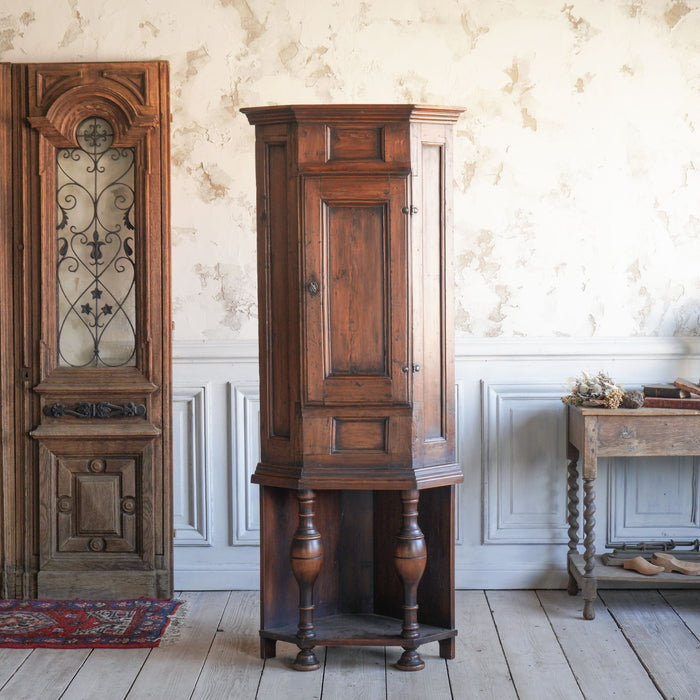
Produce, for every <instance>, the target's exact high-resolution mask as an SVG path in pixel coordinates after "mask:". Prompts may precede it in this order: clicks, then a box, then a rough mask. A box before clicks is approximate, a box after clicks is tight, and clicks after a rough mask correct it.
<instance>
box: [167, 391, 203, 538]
mask: <svg viewBox="0 0 700 700" xmlns="http://www.w3.org/2000/svg"><path fill="white" fill-rule="evenodd" d="M208 393H209V392H208V386H207V385H205V386H199V387H183V386H175V387H174V388H173V525H174V528H175V540H174V543H175V544H176V545H178V546H183V545H184V546H209V545H210V544H211V522H210V517H209V505H210V500H209V480H210V475H209V468H208V465H209V459H208V446H209V438H208V425H209V420H208V400H207V396H208Z"/></svg>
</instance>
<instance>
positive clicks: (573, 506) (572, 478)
mask: <svg viewBox="0 0 700 700" xmlns="http://www.w3.org/2000/svg"><path fill="white" fill-rule="evenodd" d="M577 460H578V452H577V451H575V452H574V453H573V454H571V455H570V459H569V466H568V482H567V483H568V486H569V491H568V497H567V512H568V518H567V520H568V523H569V557H571V555H572V554H577V553H578V541H579V539H578V516H579V512H578V470H577V468H576V463H577ZM569 566H571V564H569ZM567 591H568V593H569V595H576V594H577V593H578V584H577V583H576V579H575V578H574V577H573V576H572V575H571V571H569V585H568V587H567Z"/></svg>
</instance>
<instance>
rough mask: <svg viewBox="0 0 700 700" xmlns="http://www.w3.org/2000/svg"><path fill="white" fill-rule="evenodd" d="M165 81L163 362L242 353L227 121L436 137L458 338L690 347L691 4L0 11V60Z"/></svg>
mask: <svg viewBox="0 0 700 700" xmlns="http://www.w3.org/2000/svg"><path fill="white" fill-rule="evenodd" d="M151 58H164V59H167V60H168V61H170V65H171V92H172V113H173V124H172V187H173V190H172V194H173V197H172V211H173V215H172V224H173V280H174V284H173V307H174V320H175V337H176V338H177V339H179V340H195V339H233V338H243V339H247V338H253V337H254V336H255V334H256V324H257V320H256V307H255V296H256V294H255V289H256V280H255V231H254V227H255V224H254V221H255V215H254V214H255V211H254V210H255V192H254V163H253V136H254V134H253V129H252V127H250V126H249V125H248V123H247V121H246V119H245V118H244V117H243V116H242V115H241V114H240V113H239V112H238V110H239V108H240V107H243V106H254V105H263V104H284V103H290V102H295V103H303V102H308V103H315V102H426V103H434V104H454V105H460V106H463V107H465V108H466V113H465V114H464V115H463V117H462V118H461V120H460V121H459V123H458V125H457V129H456V145H455V223H456V226H455V240H456V246H455V248H456V263H457V265H456V282H457V289H456V297H457V304H456V308H457V333H458V335H461V336H492V337H497V336H501V337H513V336H530V337H553V336H572V337H584V338H585V337H589V336H594V335H595V336H635V335H644V336H653V335H661V336H671V335H680V336H682V335H700V264H699V261H700V140H699V139H700V0H578V1H574V0H569V1H566V0H556V1H553V0H383V1H382V2H358V1H357V0H330V1H327V2H322V3H307V2H306V1H305V0H195V1H194V2H193V0H121V1H120V2H118V3H114V2H107V1H106V0H22V2H19V1H18V0H0V60H2V61H17V62H23V61H59V60H60V61H105V60H144V59H151Z"/></svg>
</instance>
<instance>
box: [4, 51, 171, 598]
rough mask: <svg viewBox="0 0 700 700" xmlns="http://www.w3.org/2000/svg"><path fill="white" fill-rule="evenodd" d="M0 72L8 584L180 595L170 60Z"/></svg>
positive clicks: (46, 591)
mask: <svg viewBox="0 0 700 700" xmlns="http://www.w3.org/2000/svg"><path fill="white" fill-rule="evenodd" d="M0 69H1V72H0V99H1V101H2V104H1V105H0V110H2V117H3V119H2V127H0V129H2V134H1V140H2V145H4V146H6V150H5V153H4V154H3V162H2V165H3V172H4V173H8V174H9V173H11V177H8V178H6V180H5V182H4V183H3V188H2V189H3V198H2V200H0V201H2V203H3V205H4V206H3V208H2V218H1V219H0V221H1V223H2V226H3V231H2V239H3V241H2V246H3V249H2V251H1V252H2V258H3V273H4V274H3V283H2V285H1V286H2V289H1V290H0V291H3V292H4V293H5V294H9V295H10V296H9V298H10V299H12V302H13V303H12V309H13V311H12V312H11V313H12V315H11V318H10V319H9V323H11V324H12V326H11V327H12V328H14V332H11V331H9V329H8V327H7V323H8V319H5V323H4V325H3V326H2V328H0V330H2V331H3V332H2V335H1V336H0V338H1V339H2V357H1V359H2V368H3V398H2V401H3V427H6V428H7V429H8V431H9V432H8V434H9V435H11V436H12V444H11V445H10V446H9V447H8V448H7V449H3V454H2V459H3V461H2V476H3V485H4V487H5V488H4V491H5V494H6V496H5V501H4V506H5V508H4V536H3V553H4V570H3V594H4V595H5V596H15V597H32V596H38V597H41V598H79V597H84V598H130V597H142V596H147V597H169V596H171V595H172V554H171V552H172V524H171V519H172V515H171V493H170V491H171V477H170V473H171V457H170V453H171V446H170V325H171V322H170V311H169V306H170V288H169V228H168V227H169V221H168V203H169V181H168V159H169V150H168V148H169V136H168V132H169V106H168V66H167V64H166V63H164V62H147V63H104V64H16V65H2V66H0ZM5 299H8V297H7V296H5ZM6 388H11V390H12V391H11V392H6V391H5V389H6ZM10 414H11V416H12V418H11V419H10V418H9V417H8V416H9V415H10ZM8 487H12V488H14V493H15V494H16V496H15V497H14V499H8V498H7V489H8Z"/></svg>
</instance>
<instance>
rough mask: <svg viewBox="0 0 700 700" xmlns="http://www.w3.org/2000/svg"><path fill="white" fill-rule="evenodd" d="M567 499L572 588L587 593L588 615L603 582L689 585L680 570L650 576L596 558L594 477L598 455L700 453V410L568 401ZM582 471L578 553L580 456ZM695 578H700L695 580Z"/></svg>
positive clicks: (585, 614)
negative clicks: (607, 406) (605, 406)
mask: <svg viewBox="0 0 700 700" xmlns="http://www.w3.org/2000/svg"><path fill="white" fill-rule="evenodd" d="M568 409H569V410H568V423H567V425H568V431H567V432H568V444H567V458H568V461H569V463H568V482H567V483H568V499H567V513H568V519H567V520H568V523H569V552H568V555H567V564H568V567H567V568H568V572H569V586H568V592H569V594H570V595H576V594H577V593H578V591H579V590H581V591H582V593H583V600H584V605H583V617H584V618H585V619H587V620H592V619H593V618H594V617H595V609H594V607H593V604H594V601H595V598H596V594H597V589H598V587H599V585H600V584H601V583H607V584H612V585H609V587H625V588H630V587H638V588H644V587H653V588H663V587H668V586H673V585H674V584H675V585H676V586H679V585H681V586H685V587H687V586H688V585H689V583H691V582H689V581H688V580H687V579H686V580H684V581H679V575H678V574H673V573H664V572H662V573H660V574H657V575H655V576H651V577H644V576H640V575H639V574H637V573H635V572H632V571H627V570H624V569H620V568H619V567H605V566H602V565H600V564H599V570H598V571H597V570H596V558H595V544H594V543H595V489H594V486H595V480H596V476H597V473H598V457H659V456H680V457H687V456H693V455H700V411H694V410H678V409H668V408H639V409H615V410H611V409H602V408H578V407H576V406H569V407H568ZM579 457H580V458H581V472H582V474H583V493H584V497H583V504H584V511H583V533H584V539H583V548H584V551H583V557H581V555H580V554H579V551H578V545H579V536H578V526H579V520H578V518H579V511H578V502H579V499H578V483H579V481H578V480H579V472H578V461H579ZM694 582H695V583H696V584H697V583H700V580H697V579H696V580H695V581H694Z"/></svg>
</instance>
